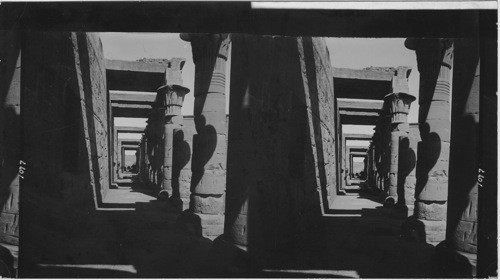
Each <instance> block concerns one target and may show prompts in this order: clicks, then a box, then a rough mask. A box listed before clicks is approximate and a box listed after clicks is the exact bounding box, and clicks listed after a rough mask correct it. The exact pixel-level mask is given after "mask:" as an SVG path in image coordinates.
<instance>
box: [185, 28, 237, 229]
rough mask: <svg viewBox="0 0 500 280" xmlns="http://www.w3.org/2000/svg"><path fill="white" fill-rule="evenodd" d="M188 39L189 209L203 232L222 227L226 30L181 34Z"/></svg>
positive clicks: (224, 163) (224, 183) (224, 170)
mask: <svg viewBox="0 0 500 280" xmlns="http://www.w3.org/2000/svg"><path fill="white" fill-rule="evenodd" d="M181 39H183V40H185V41H189V42H191V47H192V51H193V61H194V63H195V72H196V73H195V86H194V97H195V101H194V118H195V125H196V132H197V134H196V135H195V136H194V139H193V159H192V168H191V169H192V172H193V175H192V179H191V199H190V212H192V213H194V214H195V215H196V216H197V217H198V218H199V221H200V222H201V233H202V235H203V236H207V237H215V236H218V235H220V234H222V233H223V230H224V226H223V225H224V204H225V203H224V200H225V197H224V195H225V192H226V150H227V147H226V113H225V108H226V97H225V88H226V62H227V56H228V51H229V44H230V39H229V35H228V34H181Z"/></svg>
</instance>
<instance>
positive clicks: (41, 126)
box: [21, 32, 109, 265]
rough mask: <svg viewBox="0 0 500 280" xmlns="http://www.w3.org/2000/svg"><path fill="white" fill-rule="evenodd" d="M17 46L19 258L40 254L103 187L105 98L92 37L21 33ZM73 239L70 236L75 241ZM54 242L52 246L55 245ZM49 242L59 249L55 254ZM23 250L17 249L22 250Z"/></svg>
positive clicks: (74, 223)
mask: <svg viewBox="0 0 500 280" xmlns="http://www.w3.org/2000/svg"><path fill="white" fill-rule="evenodd" d="M25 39H26V42H30V43H28V44H26V45H25V46H24V48H23V50H22V53H23V56H22V62H21V65H22V77H24V78H23V84H22V96H21V105H22V112H23V114H22V117H23V123H24V128H23V141H24V142H23V153H24V160H25V161H26V162H27V171H26V174H25V179H24V181H23V204H22V211H21V212H23V213H25V215H26V216H27V217H29V218H27V219H24V220H21V227H22V229H23V244H24V245H25V247H21V249H22V250H23V248H26V249H25V250H28V251H26V254H24V259H23V262H24V265H29V264H30V263H39V262H44V261H47V259H50V258H52V257H56V256H59V255H60V254H63V255H64V253H65V252H66V251H70V250H71V248H64V249H63V248H59V247H60V246H61V245H60V244H65V243H64V242H65V241H67V239H68V238H70V237H71V234H69V232H71V231H73V230H75V229H76V228H79V227H80V226H81V225H80V224H79V222H81V221H82V218H78V213H80V214H81V213H82V212H83V213H86V212H87V211H85V210H84V209H88V210H89V211H90V210H91V209H94V208H95V207H96V204H97V202H98V200H100V199H101V198H102V197H101V196H104V195H105V191H106V190H107V189H108V187H109V178H108V177H109V176H108V175H109V170H108V167H109V165H108V142H107V138H106V137H107V133H108V131H107V123H108V121H107V118H106V117H107V111H106V110H107V103H106V85H105V76H104V65H103V60H102V48H101V43H100V40H99V37H98V36H97V35H95V34H86V33H78V34H77V33H69V32H68V33H66V32H64V33H63V32H58V33H37V32H29V33H26V34H25ZM75 246H77V244H75ZM57 248H59V249H57ZM54 250H59V251H60V252H59V253H57V254H54V253H53V251H54ZM21 254H23V251H21Z"/></svg>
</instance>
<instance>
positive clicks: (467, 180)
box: [437, 38, 496, 278]
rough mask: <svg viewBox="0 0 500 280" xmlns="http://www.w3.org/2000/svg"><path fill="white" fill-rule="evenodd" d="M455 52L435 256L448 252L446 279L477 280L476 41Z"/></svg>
mask: <svg viewBox="0 0 500 280" xmlns="http://www.w3.org/2000/svg"><path fill="white" fill-rule="evenodd" d="M454 51H455V52H454V59H455V61H456V63H455V66H454V72H453V94H452V99H453V108H452V115H451V118H452V122H451V140H450V142H451V145H450V167H449V174H450V175H449V182H450V184H449V189H448V213H447V223H446V241H445V242H442V243H441V244H440V245H439V246H438V248H437V252H438V254H439V253H442V252H440V251H442V250H441V249H447V250H444V251H448V252H447V253H448V255H446V254H443V255H441V256H440V257H441V258H440V259H442V260H445V261H448V262H450V263H445V266H446V267H447V270H448V271H449V273H450V274H448V275H446V276H448V277H460V278H462V277H464V278H470V277H475V276H476V263H477V253H478V250H477V245H478V231H477V227H478V181H482V180H481V179H482V178H481V176H479V177H478V170H479V162H478V140H479V139H478V136H479V135H478V132H479V129H478V128H479V78H480V74H479V71H480V67H479V41H478V40H477V39H474V38H462V39H455V40H454ZM495 133H496V132H495ZM495 168H496V166H495ZM482 173H484V171H483V172H481V171H479V175H483V174H482ZM483 177H484V176H483ZM495 187H496V186H495Z"/></svg>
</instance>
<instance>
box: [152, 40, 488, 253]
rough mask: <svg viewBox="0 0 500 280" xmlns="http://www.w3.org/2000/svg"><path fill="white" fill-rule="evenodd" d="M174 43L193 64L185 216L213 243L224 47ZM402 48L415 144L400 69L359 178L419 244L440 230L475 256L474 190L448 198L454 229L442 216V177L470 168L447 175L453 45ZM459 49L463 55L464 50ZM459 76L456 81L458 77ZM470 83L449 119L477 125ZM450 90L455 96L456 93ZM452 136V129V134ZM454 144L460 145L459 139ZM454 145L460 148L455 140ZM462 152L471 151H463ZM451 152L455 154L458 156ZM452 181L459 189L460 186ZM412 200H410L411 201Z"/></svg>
mask: <svg viewBox="0 0 500 280" xmlns="http://www.w3.org/2000/svg"><path fill="white" fill-rule="evenodd" d="M181 38H183V39H184V40H187V41H189V42H191V45H192V48H193V60H194V62H195V65H196V76H195V105H194V106H195V108H194V109H195V110H194V114H195V124H196V132H197V135H195V139H194V140H193V163H192V172H193V176H192V182H191V198H190V201H191V203H190V208H189V212H190V213H191V214H194V215H195V216H197V217H198V218H199V220H200V222H201V227H202V232H203V235H205V236H215V235H219V234H221V233H222V229H223V228H224V227H223V226H222V225H223V221H224V204H225V177H226V176H225V175H226V172H225V168H226V157H225V149H226V146H225V145H226V134H225V129H224V127H222V125H225V96H224V93H225V75H226V73H225V69H226V68H225V64H226V61H227V54H228V48H229V42H230V40H229V37H228V36H227V35H221V34H214V35H187V34H183V35H181ZM464 45H465V43H462V46H464ZM406 46H407V47H409V48H411V49H414V50H415V51H416V53H417V62H418V68H419V71H420V79H421V81H420V92H419V105H420V109H419V129H420V136H421V141H420V142H418V144H417V145H415V140H414V139H411V137H410V133H409V132H410V129H409V124H408V120H407V115H408V111H409V109H410V105H411V103H412V102H413V101H414V100H415V97H413V96H411V95H409V94H407V92H408V89H407V84H405V83H404V82H402V81H403V79H406V78H407V74H408V71H407V70H408V69H406V70H404V69H402V70H401V72H397V73H396V76H395V79H394V80H393V93H391V94H388V95H387V96H386V97H385V98H384V109H383V111H382V114H381V118H380V119H379V121H378V122H377V125H376V127H375V132H374V136H373V139H372V143H371V145H370V147H369V150H368V153H367V159H368V168H367V170H368V173H369V174H367V177H368V179H369V180H370V183H372V184H373V185H374V186H376V187H377V188H379V189H381V190H383V191H384V193H385V194H386V195H387V199H386V203H387V204H391V205H398V206H405V205H406V206H408V208H411V205H410V204H413V203H414V205H415V207H414V213H413V214H414V215H413V217H412V219H414V220H416V221H417V222H419V223H420V224H422V225H423V226H424V230H425V239H426V242H429V243H433V242H439V241H442V240H444V237H445V236H444V235H443V234H442V233H443V232H444V229H446V232H447V235H446V238H447V239H448V241H449V242H448V243H447V244H451V245H449V246H448V248H452V250H455V251H461V252H466V253H469V254H475V253H476V252H475V248H476V247H475V244H474V242H476V241H475V240H477V239H476V235H475V230H476V224H477V216H476V215H475V214H474V213H475V212H477V191H475V190H477V185H475V186H473V187H472V188H471V189H470V190H467V192H460V193H459V194H457V198H454V199H461V200H462V202H464V203H465V204H463V203H462V204H461V205H465V207H459V206H457V207H454V208H453V211H454V214H453V215H454V216H456V217H459V218H458V219H456V220H458V222H457V223H454V224H451V223H450V221H448V223H447V222H446V219H447V214H448V216H449V215H451V213H447V210H448V190H449V189H451V188H457V187H456V186H450V185H449V182H448V176H449V175H448V174H455V176H457V178H458V177H460V168H459V167H461V166H462V167H463V166H465V165H467V168H469V167H471V163H470V162H467V163H460V162H456V163H454V167H455V170H449V164H448V162H449V151H450V124H451V122H450V113H451V112H450V95H451V84H452V78H453V77H452V72H453V55H454V41H452V40H443V39H429V40H407V42H406ZM463 48H464V49H467V46H464V47H463ZM477 65H479V64H477ZM478 67H479V66H477V68H476V71H478V70H477V69H479V68H478ZM398 71H399V69H398ZM464 71H465V70H464ZM464 71H462V72H460V73H459V74H464ZM464 75H465V74H464ZM478 77H479V73H478V72H476V73H475V75H473V77H472V86H471V87H470V90H469V92H466V93H464V94H467V96H468V97H467V98H463V97H460V99H458V98H459V97H458V96H457V97H456V98H457V100H460V101H461V102H462V101H463V102H462V103H466V104H467V106H465V109H463V110H462V111H456V112H454V115H455V117H457V116H458V117H462V116H463V118H466V117H467V118H468V117H469V116H472V117H473V118H472V119H473V121H474V122H476V123H477V120H476V119H474V118H476V116H477V106H475V105H476V103H474V100H476V99H478V92H479V91H478V90H477V80H478ZM454 83H455V84H459V83H460V80H458V78H456V79H455V80H454ZM405 85H406V88H405ZM456 90H457V92H459V89H456ZM160 92H161V91H159V93H160ZM454 98H455V97H454ZM162 109H163V107H162ZM157 110H158V108H157ZM164 112H165V111H164ZM171 116H172V115H168V114H166V113H163V114H162V115H161V116H160V119H161V121H160V122H161V123H162V126H163V133H162V135H163V137H170V136H169V135H171V134H172V130H173V126H172V125H171V123H170V122H171V118H170V117H171ZM458 117H457V118H458ZM474 122H473V123H474ZM149 125H151V126H152V123H148V126H149ZM471 127H474V126H473V125H472V126H471ZM455 129H456V130H458V129H459V128H457V127H455ZM466 129H467V131H466V132H465V133H461V134H459V135H462V136H463V135H469V134H468V133H472V134H474V133H475V131H474V130H473V129H472V128H469V127H467V128H466ZM157 131H158V130H157ZM462 138H464V139H465V136H464V137H462ZM153 139H156V140H155V141H157V140H158V139H159V138H158V135H156V138H155V137H152V136H151V131H150V132H149V134H148V129H147V131H146V140H145V141H144V142H146V143H147V145H146V146H147V149H148V150H149V149H150V146H154V145H155V144H153V143H152V142H154V141H152V140H153ZM165 139H167V138H165ZM459 139H460V138H459ZM167 140H168V139H167ZM457 143H460V142H457ZM462 143H465V142H464V141H462ZM151 144H152V145H151ZM464 145H465V144H464ZM465 146H467V145H465ZM467 147H468V148H471V147H470V144H469V146H467ZM170 148H171V142H170V141H169V140H168V141H164V143H163V157H162V159H163V162H162V163H161V164H162V165H163V171H162V173H163V175H162V176H163V177H162V178H163V184H162V188H163V190H164V191H166V192H167V193H168V192H169V190H170V188H171V175H170V174H171V173H170V172H171V151H169V149H170ZM415 148H418V149H417V152H418V161H416V159H417V155H416V154H415V152H414V151H415ZM454 151H455V153H456V154H458V150H456V149H455V150H454ZM412 153H413V154H412ZM150 162H151V157H150ZM415 164H416V169H415ZM467 170H468V169H467ZM454 172H455V173H454ZM415 177H416V186H415ZM455 182H456V183H457V184H460V183H461V182H460V180H456V181H455ZM412 188H414V190H413V189H412ZM413 193H414V194H415V195H414V199H415V201H414V202H413ZM455 202H456V200H455V201H454V203H455ZM450 209H451V208H450ZM471 213H472V214H471ZM242 221H243V220H242ZM227 231H228V232H227V233H226V234H227V235H228V236H231V230H230V229H227ZM236 235H238V234H236ZM464 236H466V237H464ZM228 240H231V239H228ZM236 243H237V242H236ZM243 243H245V242H243ZM469 259H471V258H469ZM471 262H472V261H471Z"/></svg>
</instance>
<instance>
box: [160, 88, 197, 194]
mask: <svg viewBox="0 0 500 280" xmlns="http://www.w3.org/2000/svg"><path fill="white" fill-rule="evenodd" d="M157 92H158V95H157V97H156V102H158V103H159V106H160V108H162V111H163V112H164V114H165V123H164V126H163V135H164V138H163V139H164V149H163V152H164V156H163V181H162V190H161V191H160V194H159V195H158V196H159V198H170V197H171V196H172V194H173V189H172V169H173V143H174V129H175V128H176V124H174V122H173V118H174V117H175V116H179V115H182V112H181V110H182V103H183V102H184V96H185V95H186V94H187V93H188V92H189V89H187V88H185V87H183V86H180V85H165V86H162V87H160V88H159V89H158V91H157Z"/></svg>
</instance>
